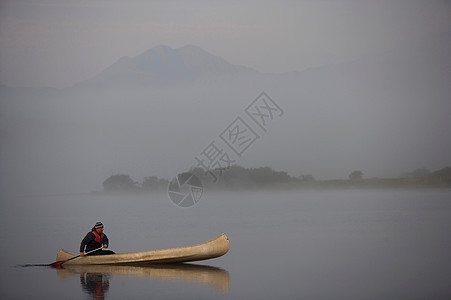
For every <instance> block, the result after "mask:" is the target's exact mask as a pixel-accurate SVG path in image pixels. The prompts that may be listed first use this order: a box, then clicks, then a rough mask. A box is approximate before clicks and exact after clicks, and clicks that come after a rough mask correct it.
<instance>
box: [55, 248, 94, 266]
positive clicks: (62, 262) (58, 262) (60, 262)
mask: <svg viewBox="0 0 451 300" xmlns="http://www.w3.org/2000/svg"><path fill="white" fill-rule="evenodd" d="M102 248H103V247H100V248H97V249H94V250H91V251H89V252H86V253H85V255H87V254H89V253H92V252H94V251H97V250H100V249H102ZM79 256H80V254H78V255H77V256H74V257H71V258H69V259H66V260H59V261H55V262H54V263H51V264H50V265H49V266H52V267H56V266H61V265H62V264H64V263H65V262H66V261H69V260H72V259H74V258H77V257H79Z"/></svg>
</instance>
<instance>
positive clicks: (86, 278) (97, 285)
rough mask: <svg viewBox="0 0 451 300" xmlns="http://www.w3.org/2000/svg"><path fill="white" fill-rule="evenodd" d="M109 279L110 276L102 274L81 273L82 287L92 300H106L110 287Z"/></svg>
mask: <svg viewBox="0 0 451 300" xmlns="http://www.w3.org/2000/svg"><path fill="white" fill-rule="evenodd" d="M108 279H109V278H108V275H104V274H102V273H80V283H81V287H82V289H83V291H84V292H85V293H86V294H88V295H89V296H92V299H105V294H106V293H107V292H108V288H109V287H110V282H109V280H108Z"/></svg>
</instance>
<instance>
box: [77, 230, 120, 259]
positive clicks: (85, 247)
mask: <svg viewBox="0 0 451 300" xmlns="http://www.w3.org/2000/svg"><path fill="white" fill-rule="evenodd" d="M100 247H102V248H108V238H107V236H106V234H104V233H103V224H102V222H97V223H96V225H94V227H92V229H91V231H90V232H88V233H87V234H86V236H85V238H84V239H83V240H82V241H81V244H80V256H85V254H84V251H86V252H89V251H92V250H95V249H98V248H100ZM105 254H115V253H114V252H113V251H111V250H103V249H99V250H97V251H94V252H92V253H90V254H88V255H105Z"/></svg>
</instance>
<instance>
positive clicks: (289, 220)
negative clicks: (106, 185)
mask: <svg viewBox="0 0 451 300" xmlns="http://www.w3.org/2000/svg"><path fill="white" fill-rule="evenodd" d="M99 220H101V221H102V222H103V223H104V224H105V233H106V234H107V235H108V237H109V239H110V248H111V249H112V250H114V251H116V252H131V251H145V250H152V249H161V248H170V247H177V246H186V245H191V244H196V243H200V242H204V241H206V240H209V239H211V238H214V237H216V236H218V235H219V234H221V233H223V232H225V233H226V234H227V235H228V237H229V239H230V246H231V248H230V251H229V253H227V254H226V255H225V256H223V257H221V258H217V259H213V260H208V261H204V262H198V263H195V264H190V265H187V266H184V265H182V266H168V267H147V268H139V267H135V268H133V267H132V268H130V267H118V268H116V269H111V268H110V269H108V268H92V267H91V268H87V269H86V268H85V269H83V268H81V269H80V268H75V269H74V268H71V269H63V270H58V269H53V268H49V267H42V266H31V267H30V266H29V267H22V266H23V265H25V264H40V263H51V262H54V261H55V255H56V252H57V250H58V249H59V248H64V249H66V250H69V251H72V252H75V253H77V251H78V246H79V243H80V241H81V239H82V238H83V237H84V235H85V234H86V232H87V231H88V230H89V229H90V228H91V227H92V225H93V224H94V223H95V222H96V221H99ZM450 225H451V191H450V190H417V191H391V190H373V191H321V192H307V191H303V192H289V193H288V192H287V193H276V192H254V193H222V194H214V193H208V191H207V193H206V194H205V195H204V196H203V197H202V199H201V200H200V202H199V203H198V204H197V205H196V206H195V207H193V208H188V209H182V208H178V207H176V206H174V205H173V204H172V203H171V202H170V200H169V199H168V197H167V196H166V195H164V194H162V195H123V196H103V195H62V196H47V197H36V196H35V197H30V196H28V197H17V196H16V197H9V198H5V199H4V200H2V204H1V220H0V228H1V231H0V242H1V245H2V252H1V253H2V254H1V257H0V271H1V273H0V298H2V299H23V298H32V299H41V298H47V299H53V298H64V299H83V298H85V299H91V298H96V297H97V298H101V297H105V298H107V299H143V298H150V297H152V298H154V299H180V298H185V299H212V298H217V299H273V298H284V299H330V298H333V299H449V297H450V296H451V285H450V284H449V278H451V226H450Z"/></svg>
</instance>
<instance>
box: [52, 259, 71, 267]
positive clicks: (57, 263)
mask: <svg viewBox="0 0 451 300" xmlns="http://www.w3.org/2000/svg"><path fill="white" fill-rule="evenodd" d="M66 261H68V259H66V260H59V261H55V262H54V263H51V264H50V265H49V266H51V267H57V266H61V265H62V264H64V263H65V262H66Z"/></svg>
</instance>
